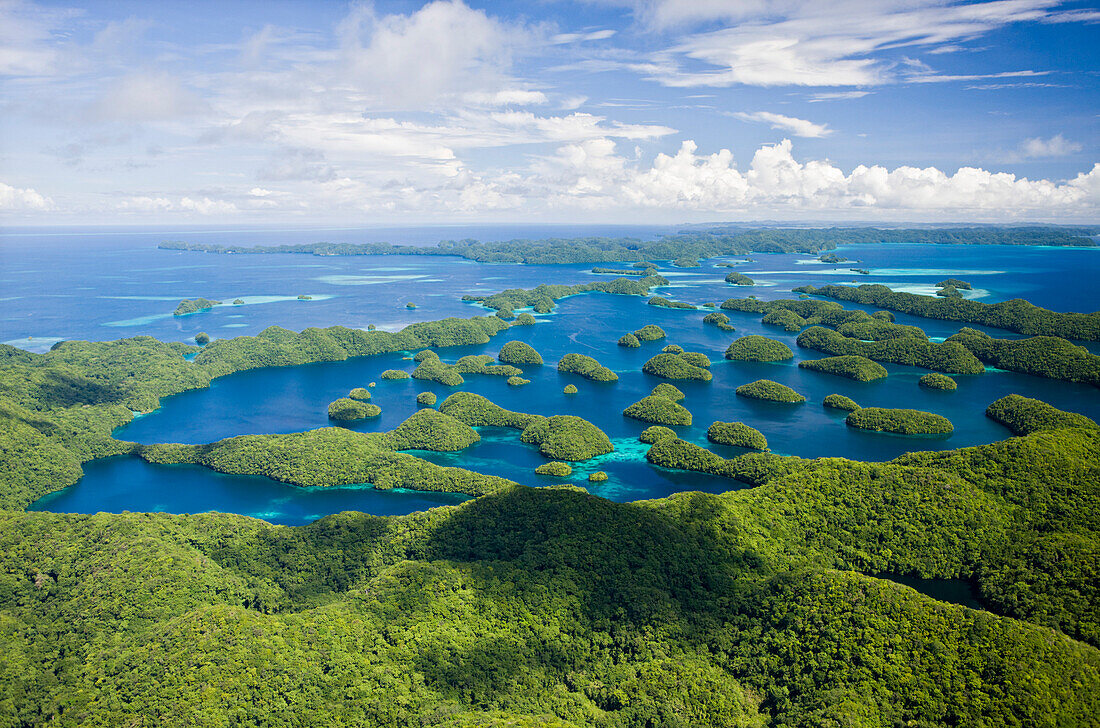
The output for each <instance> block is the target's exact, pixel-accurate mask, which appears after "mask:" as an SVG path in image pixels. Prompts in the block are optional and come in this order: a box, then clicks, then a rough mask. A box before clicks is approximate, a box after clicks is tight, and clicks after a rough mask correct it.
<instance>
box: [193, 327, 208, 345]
mask: <svg viewBox="0 0 1100 728" xmlns="http://www.w3.org/2000/svg"><path fill="white" fill-rule="evenodd" d="M195 343H196V344H198V345H199V346H206V345H207V344H209V343H210V334H208V333H206V332H205V331H200V332H199V333H197V334H195Z"/></svg>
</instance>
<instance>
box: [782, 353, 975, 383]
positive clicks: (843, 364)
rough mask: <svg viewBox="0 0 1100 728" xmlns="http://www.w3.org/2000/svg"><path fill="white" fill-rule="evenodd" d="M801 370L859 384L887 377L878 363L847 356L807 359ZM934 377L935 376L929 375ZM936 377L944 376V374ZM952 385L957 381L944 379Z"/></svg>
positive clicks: (801, 365)
mask: <svg viewBox="0 0 1100 728" xmlns="http://www.w3.org/2000/svg"><path fill="white" fill-rule="evenodd" d="M798 367H799V368H800V369H809V370H810V371H812V372H821V373H823V374H835V375H836V376H838V377H847V378H848V379H854V380H855V381H857V382H870V381H873V380H875V379H882V378H883V377H885V376H886V375H887V372H886V367H884V366H882V365H881V364H879V363H878V362H874V361H871V360H870V359H868V358H867V357H865V356H858V355H855V354H846V355H842V356H827V357H825V358H824V359H807V360H806V361H800V362H798ZM928 376H933V375H931V374H930V375H928ZM936 376H941V377H942V376H943V375H942V374H939V375H936ZM944 378H945V379H948V380H949V381H951V382H952V383H954V381H955V380H953V379H950V377H944Z"/></svg>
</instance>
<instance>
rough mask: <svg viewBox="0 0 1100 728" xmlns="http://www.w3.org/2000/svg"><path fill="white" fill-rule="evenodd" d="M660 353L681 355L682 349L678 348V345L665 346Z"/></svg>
mask: <svg viewBox="0 0 1100 728" xmlns="http://www.w3.org/2000/svg"><path fill="white" fill-rule="evenodd" d="M661 351H662V352H664V353H665V354H683V353H684V347H682V346H680V345H679V344H667V345H666V346H665V347H664V348H662V349H661Z"/></svg>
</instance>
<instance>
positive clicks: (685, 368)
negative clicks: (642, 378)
mask: <svg viewBox="0 0 1100 728" xmlns="http://www.w3.org/2000/svg"><path fill="white" fill-rule="evenodd" d="M692 354H696V356H691V355H692ZM699 357H702V359H700V358H699ZM704 360H705V362H704ZM704 363H705V366H702V365H703V364H704ZM708 366H710V360H709V359H707V358H706V356H705V355H703V354H698V353H697V352H682V353H680V354H672V353H664V352H662V353H660V354H657V355H656V356H653V357H652V358H650V359H649V361H647V362H646V363H645V364H643V365H642V371H643V372H645V373H646V374H652V375H653V376H656V377H663V378H664V379H696V380H699V381H703V382H709V381H710V380H711V379H713V377H714V375H713V374H711V373H710V371H709V370H708V369H707V368H706V367H708Z"/></svg>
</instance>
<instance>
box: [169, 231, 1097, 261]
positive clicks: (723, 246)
mask: <svg viewBox="0 0 1100 728" xmlns="http://www.w3.org/2000/svg"><path fill="white" fill-rule="evenodd" d="M1097 233H1100V229H1093V228H1068V227H1053V226H1051V227H1044V226H1030V227H957V228H905V229H896V230H893V229H881V228H808V229H787V228H759V229H749V230H744V229H724V228H714V229H712V230H708V231H705V232H696V231H681V232H679V233H676V234H673V235H664V236H661V237H659V238H657V239H656V240H642V239H639V238H631V237H622V238H609V237H581V238H544V239H541V240H507V241H501V242H482V241H479V240H473V239H470V238H466V239H464V240H443V241H440V242H439V243H438V244H436V245H435V246H417V245H394V244H392V243H327V242H318V243H306V244H302V245H257V246H249V245H219V244H210V243H187V242H182V241H166V242H163V243H161V244H160V245H159V246H158V247H160V248H161V249H162V250H191V251H197V252H203V253H235V254H248V255H261V254H265V253H305V254H309V255H326V256H328V255H454V256H458V257H461V258H466V259H468V260H476V261H479V262H482V263H531V264H536V263H542V264H545V263H606V262H626V261H631V262H634V261H637V262H642V261H650V260H673V261H677V262H679V263H681V264H687V263H688V261H698V260H699V259H703V258H714V257H718V256H722V255H748V254H749V253H820V252H821V251H823V250H832V249H834V248H836V247H837V246H840V245H867V244H877V243H889V244H915V243H919V244H925V245H1060V246H1071V247H1081V248H1092V247H1097V246H1098V245H1100V243H1097V241H1096V240H1093V239H1092V238H1090V237H1089V236H1090V235H1095V234H1097Z"/></svg>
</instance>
